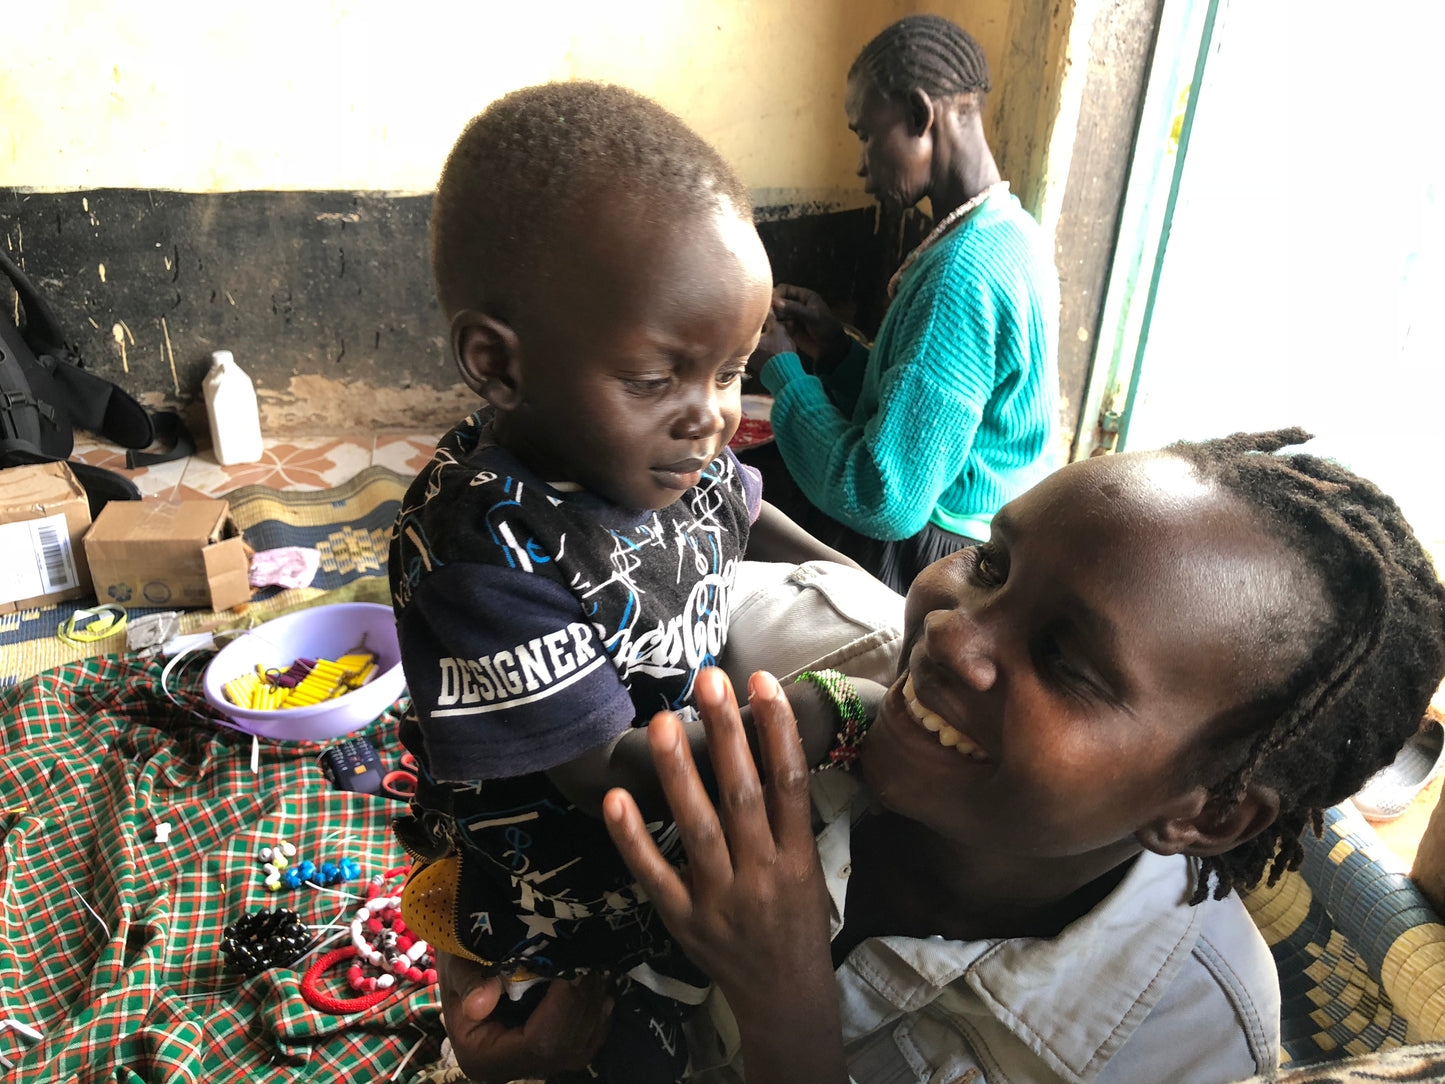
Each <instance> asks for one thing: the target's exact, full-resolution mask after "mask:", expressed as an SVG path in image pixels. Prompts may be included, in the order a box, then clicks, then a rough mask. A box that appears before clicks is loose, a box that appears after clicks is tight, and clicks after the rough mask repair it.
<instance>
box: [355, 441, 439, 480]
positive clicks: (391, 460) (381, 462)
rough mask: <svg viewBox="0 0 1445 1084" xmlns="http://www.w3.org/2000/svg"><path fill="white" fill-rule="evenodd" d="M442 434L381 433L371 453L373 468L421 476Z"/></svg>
mask: <svg viewBox="0 0 1445 1084" xmlns="http://www.w3.org/2000/svg"><path fill="white" fill-rule="evenodd" d="M440 439H441V434H440V433H437V434H434V435H433V434H427V435H421V434H418V433H379V434H377V437H376V446H375V448H374V449H373V450H372V453H371V465H372V466H373V467H390V468H391V469H392V470H394V471H396V473H397V474H404V475H407V476H408V477H410V476H411V475H414V474H419V473H420V472H421V469H422V467H424V466H426V464H427V460H429V459H431V456H432V452H433V451H435V450H436V446H437V441H439V440H440Z"/></svg>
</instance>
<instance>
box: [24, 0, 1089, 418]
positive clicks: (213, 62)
mask: <svg viewBox="0 0 1445 1084" xmlns="http://www.w3.org/2000/svg"><path fill="white" fill-rule="evenodd" d="M1090 2H1091V0H1078V3H1077V5H1076V4H1075V3H1073V2H1068V0H1065V2H1063V3H1059V2H1057V0H934V2H931V3H922V2H917V0H690V2H687V3H681V2H678V0H621V2H619V3H614V4H610V5H599V4H596V3H595V2H592V0H555V2H553V3H551V4H548V5H545V6H542V5H526V4H521V5H519V4H502V3H498V2H479V3H474V4H467V5H463V4H460V3H455V2H446V0H417V2H414V3H412V4H410V5H407V6H406V8H405V10H404V12H402V11H400V10H399V9H398V8H397V7H396V6H395V4H393V3H390V2H386V3H383V2H381V0H330V2H326V3H321V2H308V3H300V4H298V3H295V2H294V0H286V2H282V0H253V2H252V3H249V4H247V5H243V6H235V5H229V6H228V5H196V4H194V3H181V2H179V0H130V2H128V3H126V4H115V3H107V2H106V0H68V2H57V3H51V4H27V5H19V6H18V7H17V9H16V10H13V11H11V12H9V13H7V32H8V34H9V36H10V38H11V40H14V41H24V42H31V43H40V47H38V48H27V49H24V50H18V51H15V52H14V53H13V54H12V56H11V57H10V58H9V60H8V62H7V66H6V67H5V68H3V69H0V117H4V118H5V119H6V121H7V127H8V131H6V132H5V133H3V134H0V228H3V229H4V231H5V235H4V243H6V244H7V245H8V246H9V248H10V250H11V251H12V252H16V251H19V252H20V253H21V254H22V255H23V256H24V257H25V258H26V260H27V263H26V266H27V268H28V270H30V272H31V273H32V274H34V275H36V276H37V277H38V278H39V280H40V281H41V283H42V285H43V286H44V288H45V289H46V290H47V292H48V293H49V294H50V295H51V296H52V297H54V298H55V301H56V307H57V308H58V309H59V310H60V311H61V315H62V318H63V319H66V320H67V323H68V324H70V325H77V324H78V326H75V327H74V332H75V336H76V339H77V341H78V343H79V345H80V346H81V347H82V350H83V352H84V353H85V355H86V357H87V359H88V360H89V362H90V363H91V364H93V365H95V367H96V368H97V369H98V370H100V371H102V372H105V373H106V375H109V376H111V377H113V378H114V379H116V380H118V381H120V382H122V383H123V384H125V386H127V387H128V388H130V389H131V390H133V391H135V392H137V393H138V394H141V395H142V396H143V397H145V398H146V399H148V400H150V401H152V402H155V403H157V404H159V403H161V402H171V403H174V402H180V403H187V402H191V401H193V400H194V398H195V396H196V395H197V392H198V387H199V379H200V374H201V373H202V372H203V371H204V367H205V358H206V356H207V354H208V353H209V351H210V350H212V349H215V348H218V347H222V346H224V347H228V348H230V349H232V350H234V351H235V352H236V355H237V357H238V359H239V360H241V361H242V363H243V364H246V365H247V367H248V368H249V369H250V371H251V372H252V373H253V376H255V378H256V380H257V383H258V386H259V390H260V392H261V394H262V399H263V404H264V409H265V412H266V414H265V420H266V423H267V425H268V428H269V429H271V430H272V431H280V430H281V429H286V428H294V427H298V426H301V427H308V428H317V427H318V426H320V425H322V424H324V422H325V419H327V417H328V416H331V415H335V417H334V421H335V424H336V425H338V426H341V425H350V424H352V423H353V422H355V421H356V420H357V419H356V418H353V417H350V416H349V415H350V414H352V413H355V414H359V415H364V418H363V420H369V421H371V422H373V423H375V422H377V421H378V420H379V421H380V422H381V423H383V424H395V425H410V424H416V423H418V422H419V421H423V420H425V417H423V416H428V415H430V416H441V417H450V415H451V414H453V413H455V400H456V399H457V395H458V393H457V391H456V389H455V387H454V381H453V379H452V370H451V366H450V363H449V362H448V361H447V359H446V356H445V343H444V342H443V340H442V337H441V336H442V334H443V331H444V329H443V328H442V327H441V326H440V321H439V319H438V318H437V317H436V315H435V313H434V311H433V306H432V304H431V294H430V285H429V283H428V281H427V269H426V260H425V223H426V213H427V201H426V197H425V193H427V192H429V191H430V189H431V188H432V186H433V184H434V181H435V177H436V175H437V173H438V172H439V170H440V167H441V163H442V160H443V159H444V157H445V154H446V151H447V149H448V148H449V146H450V143H451V141H452V139H453V138H454V137H455V135H456V133H457V132H458V131H460V129H461V127H462V126H463V124H464V123H465V122H466V120H467V119H468V118H469V117H470V116H471V115H472V114H474V113H475V112H477V111H478V110H479V109H480V108H482V107H483V106H485V104H486V103H487V102H488V101H490V100H491V99H493V98H494V97H496V96H497V95H499V94H502V93H504V92H506V91H507V90H510V89H513V88H515V87H518V86H522V85H526V84H530V83H534V82H539V81H542V80H546V79H558V78H569V77H577V78H596V79H603V80H609V81H616V82H623V83H626V84H628V85H630V86H634V87H636V88H638V89H639V90H642V91H643V92H645V93H648V94H651V95H653V96H655V97H657V98H658V99H660V100H661V101H662V102H663V103H664V104H666V105H668V106H669V107H670V108H672V109H673V110H675V111H676V112H678V113H679V114H680V115H681V116H683V117H684V118H686V119H687V120H688V121H689V122H690V123H691V124H693V125H694V126H695V127H696V128H697V129H698V130H699V131H700V132H701V133H702V134H703V135H704V136H706V137H707V138H708V139H709V140H711V141H712V142H713V143H714V144H715V145H717V146H718V148H719V149H720V150H721V151H722V153H723V154H724V155H725V156H726V157H727V158H728V159H729V160H730V161H731V162H733V163H734V165H735V166H736V167H737V168H738V170H739V172H740V173H741V174H742V176H743V177H744V179H745V181H746V182H747V183H748V184H749V185H750V187H751V188H752V189H753V191H754V194H755V200H756V202H757V203H758V204H759V205H760V206H761V207H764V208H769V209H771V213H770V214H769V216H768V217H770V218H772V219H773V220H774V222H775V224H774V226H773V227H772V229H771V236H770V237H769V236H768V233H767V231H765V239H767V240H769V242H770V249H771V248H773V247H776V246H781V247H782V248H784V249H787V250H788V251H789V253H790V255H789V256H786V257H784V258H783V262H785V263H790V264H791V268H792V269H793V270H795V271H796V272H797V274H795V275H794V276H793V277H795V278H797V277H802V278H804V280H805V281H812V280H813V279H814V278H823V279H826V278H827V277H828V276H829V275H830V274H833V270H832V269H833V268H834V267H835V265H836V264H837V262H838V260H839V259H840V254H839V253H838V252H837V251H836V245H832V246H831V247H830V244H829V243H828V242H825V241H823V238H824V235H825V233H826V231H822V230H819V229H818V228H816V226H817V225H818V224H820V223H829V224H830V228H833V227H836V230H837V231H839V232H840V236H843V237H845V238H848V239H851V240H853V241H856V242H857V244H856V246H855V247H854V248H853V249H852V250H850V251H849V252H846V253H843V254H842V255H841V259H842V260H843V263H844V264H845V265H846V266H848V267H851V268H854V269H862V268H863V263H864V262H865V261H866V260H868V259H873V258H877V257H878V255H879V252H880V251H882V250H886V249H888V248H890V247H892V248H896V243H895V244H894V245H892V246H889V245H886V244H885V245H882V246H881V249H880V246H879V244H878V242H877V241H876V239H874V240H871V241H870V236H871V231H870V230H869V229H868V228H867V223H868V222H871V220H872V215H871V211H865V210H862V208H863V207H864V206H865V197H864V196H863V194H862V192H861V190H860V188H859V185H858V182H857V181H856V179H855V178H854V175H853V170H854V163H855V160H856V144H855V142H854V140H853V137H852V135H851V134H850V133H849V132H848V130H847V128H846V126H845V124H844V121H843V110H842V102H843V79H844V73H845V72H846V69H847V66H848V64H849V63H850V61H851V60H852V58H853V56H854V55H855V54H856V53H857V51H858V49H859V48H861V46H862V45H863V44H864V42H866V41H867V39H868V38H869V37H870V36H872V34H874V33H876V32H877V30H879V29H881V28H882V27H883V26H885V25H886V24H887V23H889V22H891V21H892V20H894V19H896V18H898V17H900V16H902V15H904V14H908V13H910V12H913V11H917V10H932V11H938V12H940V13H942V14H946V15H948V16H950V17H952V18H954V19H956V20H957V21H958V22H960V23H961V24H962V25H964V26H967V27H969V29H970V30H971V31H972V32H973V33H974V34H975V35H976V36H977V37H978V38H979V40H980V42H981V43H982V44H983V46H984V48H985V50H986V52H987V53H988V55H989V57H990V61H991V63H992V64H993V67H994V73H995V85H996V86H997V87H998V90H997V92H996V93H995V95H994V96H993V98H992V100H991V101H990V104H989V110H988V113H987V114H986V123H987V125H988V126H989V128H990V132H991V137H992V139H993V140H994V142H995V145H996V150H997V153H998V157H999V160H1000V165H1001V167H1002V168H1003V170H1004V172H1005V175H1006V176H1010V177H1011V179H1012V180H1013V182H1014V188H1015V191H1017V192H1019V194H1020V196H1021V197H1022V198H1023V199H1024V200H1025V202H1026V203H1027V204H1028V205H1029V206H1030V207H1031V208H1032V209H1033V210H1035V212H1036V213H1040V214H1041V215H1042V216H1043V217H1044V218H1045V220H1046V221H1047V220H1048V214H1049V212H1048V208H1047V206H1046V204H1047V203H1048V201H1049V198H1050V197H1049V193H1050V191H1051V188H1050V183H1049V178H1050V177H1051V176H1057V175H1059V173H1060V169H1059V167H1058V162H1059V161H1061V160H1062V158H1066V155H1064V156H1062V158H1061V156H1060V155H1059V153H1058V152H1057V149H1056V147H1055V146H1054V144H1055V143H1056V142H1057V141H1056V140H1055V139H1054V136H1055V129H1056V126H1055V123H1054V121H1055V118H1056V117H1057V116H1058V114H1059V111H1060V102H1061V101H1063V100H1065V99H1066V97H1067V95H1066V93H1065V84H1066V83H1067V76H1068V72H1069V67H1070V51H1069V42H1070V33H1071V27H1072V26H1073V25H1074V21H1075V20H1074V13H1075V9H1076V6H1077V7H1078V8H1079V9H1080V10H1083V9H1085V8H1087V7H1088V6H1089V3H1090ZM1064 127H1067V125H1065V126H1064ZM6 189H8V190H9V191H8V192H7V191H5V190H6ZM800 219H803V220H807V219H816V220H817V222H809V221H798V220H800ZM865 219H866V220H867V221H865ZM789 222H792V223H793V224H792V225H789V224H788V223H789ZM813 240H816V241H819V242H820V245H819V246H818V247H816V248H815V249H814V250H813V251H811V253H809V252H805V251H804V249H805V248H806V247H807V244H809V243H811V241H813ZM774 256H775V262H776V261H777V259H778V258H779V255H778V253H777V252H774ZM867 271H868V272H869V273H868V274H866V275H865V276H864V277H865V278H867V279H869V280H870V281H871V280H872V279H875V278H877V275H876V274H875V273H873V272H874V271H876V269H872V268H868V269H867ZM834 277H835V278H836V275H834ZM835 285H837V287H838V290H835V291H834V293H833V296H834V297H836V298H838V299H840V300H851V299H850V298H849V297H848V296H847V295H848V294H850V293H856V292H857V291H856V285H857V284H856V283H853V282H851V281H850V282H849V283H846V284H843V283H837V284H835ZM839 290H841V291H842V292H841V293H840V292H838V291H839ZM377 396H379V397H380V398H377ZM352 399H362V400H365V402H364V403H363V404H362V406H364V408H365V410H364V411H360V410H358V411H354V412H346V411H338V410H337V409H336V404H337V403H338V402H342V401H350V400H352ZM429 401H430V402H435V403H436V406H435V408H429V407H428V405H427V404H428V402H429ZM378 410H379V411H380V412H381V417H380V418H378V415H377V411H378Z"/></svg>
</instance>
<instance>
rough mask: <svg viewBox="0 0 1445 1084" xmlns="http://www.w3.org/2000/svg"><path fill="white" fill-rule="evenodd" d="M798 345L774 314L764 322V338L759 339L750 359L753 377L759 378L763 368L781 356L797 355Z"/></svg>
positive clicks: (770, 314) (769, 314)
mask: <svg viewBox="0 0 1445 1084" xmlns="http://www.w3.org/2000/svg"><path fill="white" fill-rule="evenodd" d="M797 352H798V347H797V345H796V344H795V343H794V342H793V339H792V336H791V335H789V334H788V329H787V328H785V327H784V326H783V323H782V321H781V320H779V319H778V318H777V316H775V315H774V314H773V313H771V312H770V313H768V317H767V319H766V320H764V321H763V334H762V338H760V339H758V345H757V346H756V347H755V348H754V349H753V352H752V354H751V355H749V357H748V372H749V373H750V374H751V375H753V376H759V375H760V374H761V373H762V371H763V366H764V365H766V364H767V363H768V362H769V361H770V360H771V359H773V358H775V357H777V356H778V355H779V354H796V353H797Z"/></svg>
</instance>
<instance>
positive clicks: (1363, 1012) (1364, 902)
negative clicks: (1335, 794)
mask: <svg viewBox="0 0 1445 1084" xmlns="http://www.w3.org/2000/svg"><path fill="white" fill-rule="evenodd" d="M1303 841H1304V845H1305V858H1304V863H1303V865H1301V867H1300V869H1299V870H1298V872H1294V873H1288V874H1286V875H1285V876H1284V878H1283V879H1281V880H1280V881H1279V883H1278V884H1276V885H1273V886H1264V885H1261V886H1259V887H1257V888H1255V889H1252V890H1250V891H1248V892H1246V893H1244V894H1243V898H1244V903H1245V906H1246V907H1247V908H1248V909H1249V912H1250V916H1251V917H1252V918H1253V919H1254V922H1255V925H1256V926H1258V927H1259V929H1260V932H1261V933H1262V934H1263V935H1264V939H1265V941H1266V942H1267V943H1268V944H1269V947H1270V951H1271V952H1272V953H1273V954H1274V961H1275V965H1276V966H1277V967H1278V968H1279V978H1280V994H1281V1000H1282V1004H1281V1007H1280V1010H1281V1011H1280V1045H1281V1046H1282V1048H1283V1050H1282V1053H1283V1055H1284V1061H1285V1064H1287V1065H1300V1064H1308V1063H1315V1062H1320V1061H1332V1060H1335V1059H1340V1058H1347V1057H1353V1056H1357V1055H1362V1054H1369V1053H1372V1052H1375V1051H1381V1050H1390V1049H1393V1048H1396V1047H1400V1046H1402V1045H1404V1044H1407V1043H1420V1042H1430V1041H1440V1040H1445V925H1441V922H1440V918H1439V916H1438V915H1436V914H1435V912H1434V911H1433V910H1432V909H1431V907H1430V905H1429V903H1428V902H1427V901H1426V900H1425V898H1424V896H1422V895H1421V893H1420V890H1419V889H1418V888H1416V887H1415V884H1414V882H1412V881H1411V880H1410V879H1409V877H1408V876H1406V875H1405V873H1404V872H1403V871H1402V870H1401V869H1400V863H1399V860H1398V859H1395V858H1394V857H1393V855H1392V854H1390V852H1388V851H1387V850H1386V849H1385V848H1384V847H1383V846H1382V845H1381V844H1380V842H1379V839H1378V837H1377V836H1376V835H1375V833H1374V830H1373V828H1372V827H1371V826H1370V825H1369V824H1368V823H1367V822H1366V821H1365V820H1364V818H1362V817H1361V816H1360V815H1359V813H1358V812H1357V811H1356V810H1355V809H1354V807H1353V806H1351V805H1349V804H1348V803H1346V804H1345V805H1342V806H1337V807H1335V808H1334V809H1330V810H1327V811H1326V812H1325V833H1324V838H1322V839H1315V838H1314V833H1312V832H1310V831H1309V830H1308V829H1306V830H1305V835H1304V837H1303ZM1380 1079H1386V1078H1384V1077H1381V1078H1380ZM1388 1079H1396V1078H1394V1077H1389V1078H1388ZM1410 1079H1422V1080H1423V1079H1430V1080H1437V1079H1440V1078H1439V1077H1435V1076H1430V1077H1420V1078H1410Z"/></svg>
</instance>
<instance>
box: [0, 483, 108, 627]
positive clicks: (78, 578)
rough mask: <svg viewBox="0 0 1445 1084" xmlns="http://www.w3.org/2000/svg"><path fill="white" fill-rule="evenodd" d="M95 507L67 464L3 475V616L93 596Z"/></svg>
mask: <svg viewBox="0 0 1445 1084" xmlns="http://www.w3.org/2000/svg"><path fill="white" fill-rule="evenodd" d="M89 527H90V502H89V501H88V500H87V499H86V496H85V490H84V489H82V488H81V485H80V483H79V482H77V481H76V480H75V475H74V474H73V473H71V470H70V468H69V467H67V466H66V465H65V464H64V463H34V464H30V465H27V466H23V467H6V468H5V469H4V470H0V614H8V613H13V612H14V611H16V610H23V609H26V608H28V607H31V606H49V605H51V604H52V603H55V602H61V601H63V600H64V599H68V598H81V597H83V596H85V595H88V594H90V570H89V568H88V567H87V565H86V560H85V547H84V546H83V545H81V539H82V538H83V537H84V536H85V532H86V530H87V529H88V528H89Z"/></svg>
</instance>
